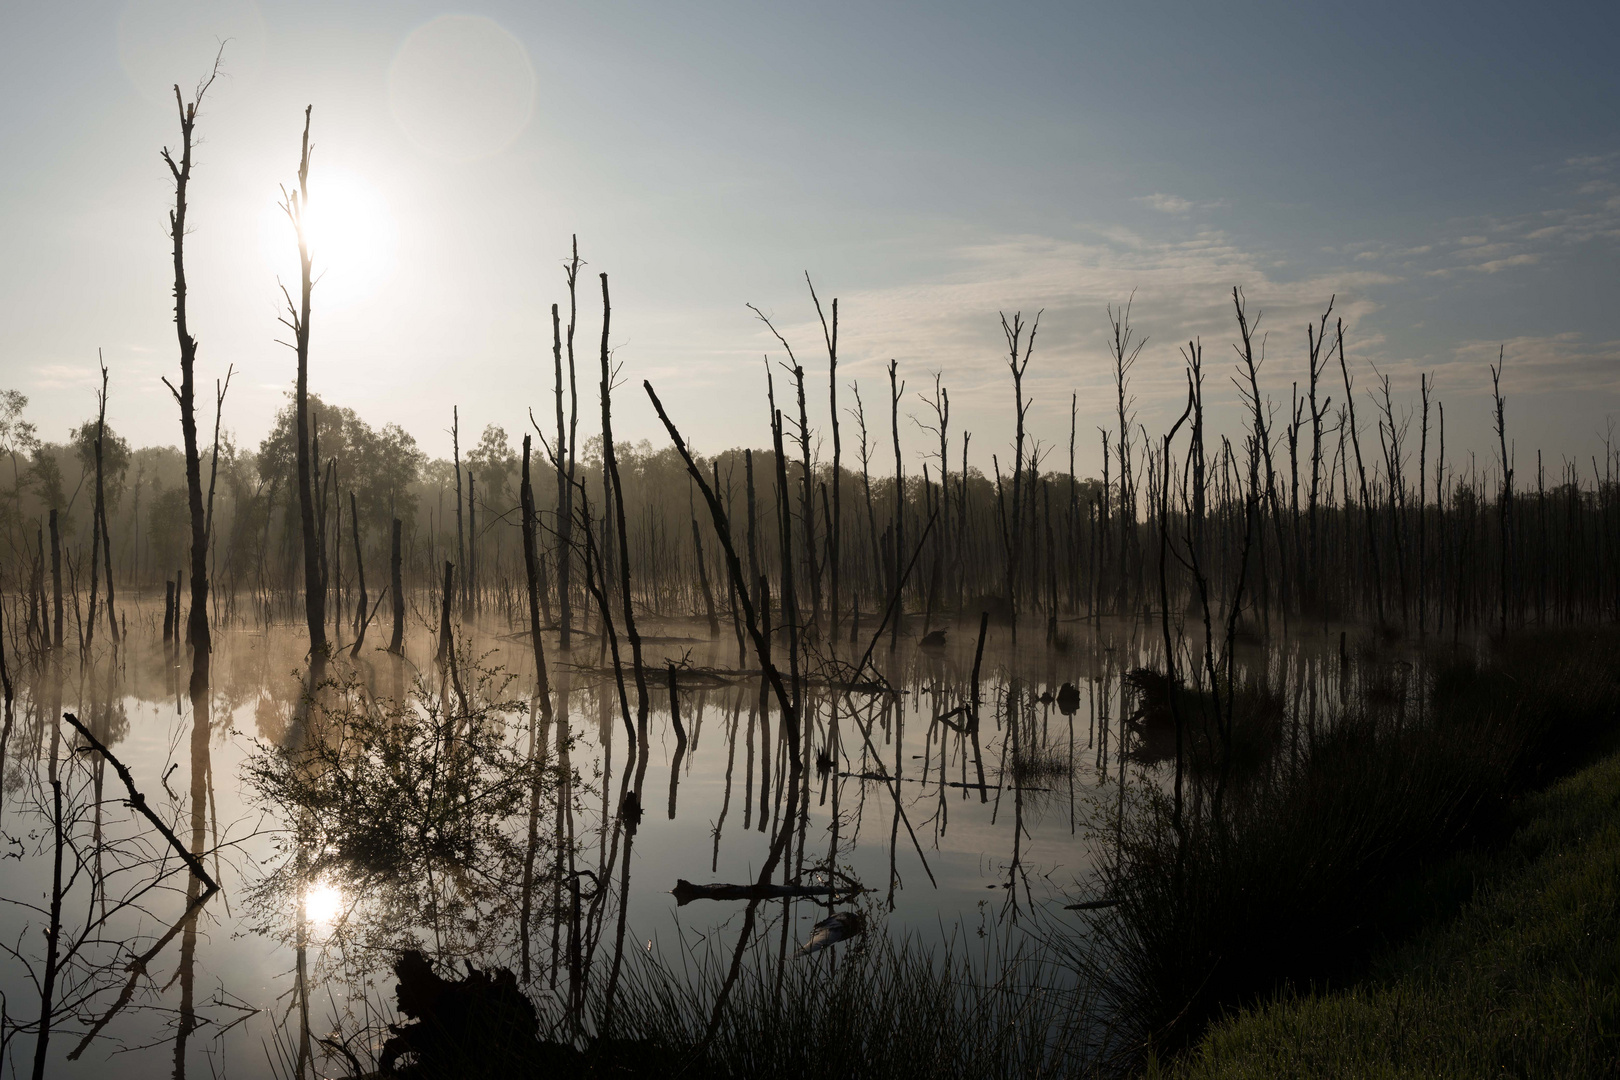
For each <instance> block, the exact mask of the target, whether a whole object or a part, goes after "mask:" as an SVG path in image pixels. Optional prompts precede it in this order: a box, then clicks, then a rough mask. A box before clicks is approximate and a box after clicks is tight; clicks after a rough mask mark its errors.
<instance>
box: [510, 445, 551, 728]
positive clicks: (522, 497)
mask: <svg viewBox="0 0 1620 1080" xmlns="http://www.w3.org/2000/svg"><path fill="white" fill-rule="evenodd" d="M518 496H519V501H520V503H521V507H522V510H521V512H522V515H523V523H522V524H523V570H524V576H525V577H526V578H527V579H528V585H529V636H530V637H531V638H532V639H533V645H534V675H535V680H536V683H537V689H538V691H539V694H540V711H541V714H542V715H543V716H544V717H545V720H546V723H547V724H548V725H549V724H550V723H551V680H550V678H549V677H548V674H547V672H546V646H545V642H543V641H542V640H541V638H540V580H539V567H538V565H537V563H538V559H537V547H538V545H537V544H536V543H535V536H534V528H535V511H534V488H533V487H531V486H530V484H529V436H527V435H525V436H523V478H522V482H521V485H520V487H519V491H518Z"/></svg>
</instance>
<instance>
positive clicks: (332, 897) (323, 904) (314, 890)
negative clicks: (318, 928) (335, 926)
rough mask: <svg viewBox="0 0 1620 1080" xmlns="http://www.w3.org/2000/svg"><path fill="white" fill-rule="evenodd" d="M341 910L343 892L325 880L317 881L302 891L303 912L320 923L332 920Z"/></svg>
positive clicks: (312, 920) (311, 919)
mask: <svg viewBox="0 0 1620 1080" xmlns="http://www.w3.org/2000/svg"><path fill="white" fill-rule="evenodd" d="M342 912H343V892H342V891H341V890H340V889H337V888H335V887H334V886H332V885H329V884H327V883H326V882H324V881H323V882H317V883H316V884H314V885H311V886H310V887H309V888H308V889H307V890H306V891H305V892H304V914H305V915H306V916H308V917H309V921H310V922H313V923H320V924H322V925H325V924H329V923H331V922H333V921H334V920H335V919H336V918H337V917H338V916H339V915H340V914H342Z"/></svg>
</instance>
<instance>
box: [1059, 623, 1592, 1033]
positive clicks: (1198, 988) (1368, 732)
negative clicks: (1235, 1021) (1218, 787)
mask: <svg viewBox="0 0 1620 1080" xmlns="http://www.w3.org/2000/svg"><path fill="white" fill-rule="evenodd" d="M1616 644H1617V635H1616V634H1615V633H1614V632H1613V631H1602V632H1598V631H1581V632H1577V631H1569V632H1560V633H1557V634H1548V635H1540V636H1537V637H1533V638H1528V637H1527V638H1515V639H1508V640H1505V641H1501V642H1499V643H1497V645H1496V647H1495V649H1494V652H1493V655H1492V656H1491V658H1490V659H1489V660H1488V661H1486V662H1483V663H1480V662H1476V661H1474V660H1472V659H1469V658H1465V657H1452V658H1447V659H1443V660H1441V661H1439V662H1438V663H1436V664H1435V665H1434V666H1433V667H1431V668H1430V670H1429V671H1428V672H1427V674H1426V679H1427V684H1426V686H1425V688H1424V700H1423V707H1422V708H1421V709H1418V710H1412V711H1408V712H1407V713H1406V714H1405V715H1404V716H1403V715H1401V714H1398V713H1394V712H1392V711H1391V710H1389V709H1386V708H1373V707H1359V706H1357V707H1352V708H1350V709H1349V710H1348V711H1346V712H1345V714H1344V715H1342V716H1340V717H1338V718H1337V719H1336V721H1334V722H1333V723H1331V724H1328V725H1326V726H1325V727H1323V728H1322V729H1321V730H1319V731H1317V732H1316V733H1315V735H1314V737H1313V738H1312V739H1311V740H1310V743H1309V747H1308V750H1307V752H1305V753H1304V754H1302V755H1301V756H1300V758H1299V759H1298V761H1297V762H1296V763H1295V764H1294V765H1293V766H1292V767H1284V766H1282V765H1279V767H1277V768H1273V769H1270V770H1263V771H1258V772H1254V773H1251V774H1235V773H1234V774H1232V775H1231V777H1230V778H1229V782H1228V783H1227V785H1226V787H1225V789H1224V790H1223V791H1222V792H1221V794H1220V795H1219V796H1218V797H1212V794H1211V792H1212V790H1213V789H1212V787H1211V786H1210V785H1208V784H1200V785H1198V786H1197V787H1196V788H1195V794H1194V809H1193V812H1192V813H1190V814H1189V815H1188V816H1187V817H1186V819H1185V822H1184V824H1182V825H1181V827H1180V828H1178V827H1177V823H1176V821H1175V819H1174V814H1173V807H1172V804H1171V801H1170V797H1169V796H1168V794H1166V793H1164V792H1163V791H1161V790H1160V789H1159V788H1157V787H1155V786H1152V785H1140V786H1138V787H1137V788H1136V789H1135V791H1134V793H1133V795H1132V800H1131V803H1130V805H1129V807H1128V810H1127V812H1126V813H1125V814H1124V816H1123V819H1122V823H1121V824H1119V825H1117V826H1115V827H1116V828H1117V830H1118V831H1117V834H1116V835H1117V841H1116V843H1117V848H1116V851H1115V854H1114V858H1113V859H1112V860H1110V861H1109V862H1107V864H1106V865H1105V866H1104V867H1103V868H1102V869H1101V871H1100V872H1099V873H1100V876H1101V878H1102V882H1101V885H1102V887H1103V890H1104V891H1105V893H1106V895H1108V896H1110V897H1112V898H1114V899H1115V900H1116V901H1117V904H1116V906H1113V907H1111V908H1107V909H1105V910H1102V911H1100V912H1098V913H1097V915H1096V916H1095V922H1094V923H1093V924H1092V925H1093V928H1094V930H1095V931H1096V932H1095V934H1094V935H1092V936H1080V935H1069V936H1067V937H1065V938H1064V939H1063V944H1064V946H1065V947H1066V948H1067V949H1068V950H1069V952H1070V955H1071V958H1072V960H1073V962H1074V964H1075V965H1076V967H1077V969H1078V970H1079V972H1080V973H1081V976H1082V978H1083V979H1089V980H1092V981H1093V982H1094V984H1095V986H1096V990H1097V993H1098V994H1099V995H1100V999H1101V1001H1102V1003H1103V1005H1104V1008H1105V1011H1106V1013H1107V1014H1108V1015H1110V1016H1112V1017H1113V1018H1114V1019H1115V1021H1116V1022H1117V1023H1118V1024H1119V1025H1120V1026H1121V1029H1122V1030H1123V1031H1125V1032H1127V1033H1128V1035H1127V1036H1126V1038H1125V1040H1124V1045H1125V1046H1126V1051H1125V1057H1124V1061H1123V1063H1124V1064H1134V1063H1137V1062H1140V1061H1141V1060H1142V1059H1143V1058H1145V1057H1146V1056H1147V1055H1148V1053H1149V1052H1150V1051H1151V1052H1154V1053H1162V1052H1167V1051H1168V1052H1173V1051H1175V1050H1177V1049H1179V1048H1181V1047H1184V1046H1186V1045H1187V1044H1188V1043H1189V1041H1190V1040H1192V1039H1194V1038H1196V1037H1197V1036H1198V1035H1199V1034H1200V1033H1201V1032H1202V1031H1203V1030H1204V1029H1205V1027H1206V1026H1207V1025H1208V1024H1209V1023H1210V1022H1212V1021H1213V1020H1216V1019H1217V1018H1219V1017H1221V1016H1222V1015H1223V1014H1225V1013H1227V1012H1229V1011H1231V1010H1234V1009H1236V1008H1240V1007H1243V1006H1245V1005H1248V1004H1251V1003H1253V1002H1255V1001H1257V1000H1260V999H1262V998H1264V997H1266V996H1269V995H1271V994H1274V993H1276V992H1278V991H1280V990H1283V989H1286V988H1289V987H1298V988H1304V987H1306V986H1322V985H1329V984H1332V983H1334V982H1336V981H1339V980H1343V979H1345V978H1348V977H1352V976H1354V975H1355V974H1356V973H1357V971H1358V968H1359V966H1360V965H1361V964H1363V963H1364V958H1365V957H1366V956H1367V955H1368V954H1369V952H1370V951H1371V949H1372V948H1373V947H1374V946H1375V945H1377V944H1379V943H1381V942H1382V941H1383V940H1385V939H1387V938H1389V937H1390V936H1393V935H1397V934H1399V933H1400V932H1401V931H1402V929H1403V924H1402V917H1401V916H1399V915H1398V913H1397V912H1396V911H1395V908H1394V907H1393V905H1392V903H1391V901H1392V898H1394V897H1395V896H1396V895H1397V891H1398V890H1399V888H1400V886H1401V885H1402V883H1403V882H1406V881H1408V880H1410V878H1411V877H1412V875H1413V874H1414V872H1415V871H1416V870H1417V869H1419V868H1421V867H1423V866H1425V865H1432V864H1433V863H1434V862H1435V861H1436V860H1438V859H1440V858H1443V857H1444V856H1446V855H1448V854H1450V853H1452V852H1455V851H1457V850H1458V849H1460V848H1463V847H1465V846H1467V845H1469V844H1471V843H1473V842H1476V841H1480V840H1494V839H1498V838H1500V836H1501V833H1502V829H1503V822H1504V821H1505V815H1504V813H1503V811H1504V810H1505V809H1506V807H1507V806H1508V805H1509V802H1510V801H1511V800H1512V799H1514V798H1515V797H1517V796H1518V795H1519V794H1521V793H1523V792H1525V791H1526V790H1528V789H1530V788H1533V787H1535V786H1537V785H1540V784H1543V783H1545V782H1548V781H1549V780H1551V779H1553V778H1555V777H1557V776H1559V775H1561V774H1563V773H1565V772H1568V771H1569V770H1571V769H1572V768H1574V767H1575V766H1577V765H1579V764H1580V763H1582V762H1584V761H1586V760H1589V759H1590V758H1591V757H1592V756H1593V754H1594V753H1595V752H1596V751H1597V750H1598V749H1599V748H1600V747H1602V746H1603V745H1605V744H1607V743H1610V742H1612V740H1613V733H1614V729H1615V717H1616V715H1617V709H1620V652H1617V650H1616V648H1615V646H1616ZM1237 700H1238V701H1239V702H1240V703H1241V702H1242V700H1243V697H1242V695H1238V697H1237ZM1195 723H1196V721H1195ZM1407 918H1410V916H1407Z"/></svg>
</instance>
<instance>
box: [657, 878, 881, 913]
mask: <svg viewBox="0 0 1620 1080" xmlns="http://www.w3.org/2000/svg"><path fill="white" fill-rule="evenodd" d="M865 891H866V889H864V888H863V887H862V886H860V885H775V884H764V885H762V884H758V883H750V884H747V885H726V884H722V883H720V882H715V883H713V884H710V885H694V884H692V883H691V882H690V881H687V880H686V879H685V878H677V879H676V881H675V887H674V888H673V889H671V890H670V894H671V895H672V896H674V897H675V905H676V906H677V907H685V906H686V905H687V904H690V903H691V902H692V901H694V900H787V899H794V898H797V897H805V896H824V897H843V896H853V895H855V894H857V893H863V892H865Z"/></svg>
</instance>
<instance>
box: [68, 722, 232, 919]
mask: <svg viewBox="0 0 1620 1080" xmlns="http://www.w3.org/2000/svg"><path fill="white" fill-rule="evenodd" d="M62 719H64V720H66V721H67V722H68V723H70V724H72V725H73V728H74V730H76V731H77V732H78V733H79V734H80V735H82V736H83V737H84V739H85V741H86V742H88V743H89V744H90V749H92V750H94V751H95V752H96V753H98V754H100V755H101V756H102V757H104V758H106V759H107V764H109V765H111V766H112V767H113V771H114V772H116V773H117V774H118V779H120V780H122V781H123V782H124V787H125V788H127V789H128V790H129V805H130V806H132V807H134V808H135V809H136V810H138V811H140V813H141V814H142V815H143V816H144V817H145V818H146V820H147V821H150V822H151V823H152V826H153V827H154V828H155V829H157V831H158V832H159V833H160V834H161V835H162V836H163V839H165V840H167V841H168V842H169V847H171V848H173V849H174V852H175V854H176V855H179V856H180V858H181V860H182V861H183V862H184V863H185V864H186V867H187V868H188V869H189V870H190V871H191V872H192V874H193V875H194V876H195V877H196V878H197V880H198V881H200V882H202V883H203V888H204V889H205V890H206V891H207V892H208V893H209V894H212V893H215V892H218V891H219V885H218V884H217V883H216V882H215V881H214V879H213V878H212V877H210V876H209V875H208V871H207V869H205V868H204V867H203V864H202V860H201V859H199V858H197V856H195V855H193V854H192V853H191V851H190V849H189V848H187V847H186V845H184V844H182V843H181V842H180V838H179V837H178V836H176V835H174V830H173V829H170V828H169V827H168V826H167V825H165V824H164V823H163V819H162V818H160V817H158V816H157V815H156V814H154V813H153V812H152V808H151V807H149V806H147V805H146V796H145V795H142V794H141V793H140V792H139V791H137V790H136V789H135V778H134V777H133V776H131V775H130V772H129V769H128V768H126V767H125V765H124V763H123V762H122V761H119V760H118V759H117V758H115V757H113V755H112V751H111V750H108V749H107V748H106V747H105V746H103V745H102V744H101V740H100V739H98V738H96V737H95V736H94V735H92V734H90V729H89V728H87V727H85V726H84V725H83V724H81V723H79V718H78V717H77V716H74V715H73V714H72V713H70V712H65V713H63V714H62Z"/></svg>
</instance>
